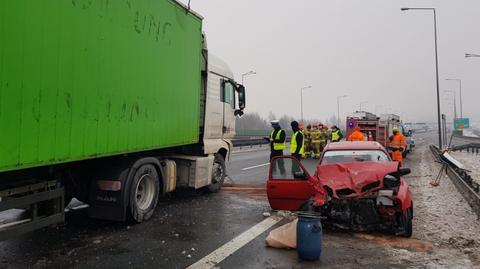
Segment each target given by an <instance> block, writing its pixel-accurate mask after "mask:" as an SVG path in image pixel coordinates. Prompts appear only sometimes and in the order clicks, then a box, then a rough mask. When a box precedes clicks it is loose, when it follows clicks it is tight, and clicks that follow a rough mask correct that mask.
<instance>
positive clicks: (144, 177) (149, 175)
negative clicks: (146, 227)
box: [128, 164, 160, 223]
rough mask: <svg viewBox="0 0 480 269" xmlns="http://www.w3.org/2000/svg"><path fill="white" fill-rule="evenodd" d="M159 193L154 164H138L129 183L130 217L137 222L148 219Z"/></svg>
mask: <svg viewBox="0 0 480 269" xmlns="http://www.w3.org/2000/svg"><path fill="white" fill-rule="evenodd" d="M159 193H160V180H159V176H158V171H157V169H156V168H155V166H154V165H152V164H144V165H142V166H140V167H139V168H138V169H137V171H135V173H134V174H133V179H132V183H131V185H130V194H129V195H130V199H129V205H128V212H129V214H130V217H131V219H132V220H134V221H135V222H138V223H140V222H143V221H146V220H148V219H150V217H152V215H153V212H154V211H155V208H156V207H157V202H158V196H159Z"/></svg>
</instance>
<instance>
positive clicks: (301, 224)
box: [297, 216, 322, 261]
mask: <svg viewBox="0 0 480 269" xmlns="http://www.w3.org/2000/svg"><path fill="white" fill-rule="evenodd" d="M297 253H298V257H299V258H300V259H302V260H305V261H317V260H319V259H320V255H321V254H322V223H321V222H320V219H319V218H315V217H310V216H299V217H298V223H297Z"/></svg>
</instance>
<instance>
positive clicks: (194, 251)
mask: <svg viewBox="0 0 480 269" xmlns="http://www.w3.org/2000/svg"><path fill="white" fill-rule="evenodd" d="M428 139H432V138H430V137H429V136H428V135H427V134H425V135H423V136H420V137H418V140H417V143H418V144H419V145H420V146H425V145H422V144H425V141H426V140H428ZM268 155H269V153H268V151H266V150H254V151H248V152H236V153H234V154H233V156H232V159H231V161H230V163H229V164H228V169H229V174H228V175H229V177H228V179H227V187H226V188H224V189H223V190H222V191H221V192H219V193H217V194H205V193H203V192H201V191H197V192H179V193H176V194H174V195H170V196H168V197H165V198H162V199H161V201H160V204H159V205H158V207H157V210H156V212H155V214H154V216H153V217H152V219H151V220H149V221H148V222H146V223H142V224H136V225H128V224H124V223H115V222H107V221H99V220H93V219H89V218H88V217H87V216H86V210H85V209H83V210H77V211H72V212H69V213H68V214H67V219H66V224H65V225H64V226H61V227H52V228H46V229H43V230H39V231H35V232H32V233H30V234H26V235H24V236H21V237H18V238H15V239H12V240H8V241H4V242H0V257H1V258H0V268H97V267H98V268H185V267H187V266H189V265H191V264H193V263H195V262H196V261H198V260H200V259H202V258H203V257H205V256H206V255H208V254H209V253H211V252H212V251H215V250H216V249H218V248H219V247H221V246H223V245H224V244H226V243H227V242H229V241H230V240H232V239H233V238H235V237H237V236H238V235H240V234H242V233H243V232H244V231H247V230H249V229H250V228H251V227H252V226H254V225H256V224H258V223H260V222H262V221H263V220H264V219H265V218H266V217H264V215H263V213H264V212H269V211H270V207H269V205H268V201H267V199H266V195H265V191H264V184H265V182H266V177H267V170H268V165H267V162H268ZM303 163H304V165H305V166H306V167H307V169H308V170H309V171H310V172H313V170H314V167H315V165H316V160H304V161H303ZM407 165H409V161H408V160H407ZM283 223H286V220H283V221H280V222H279V223H277V224H276V225H275V227H277V226H279V225H281V224H283ZM267 235H268V230H267V231H265V232H262V233H260V235H259V236H257V237H255V238H254V239H253V240H252V241H250V242H249V243H248V244H246V245H245V246H244V247H242V248H240V249H238V250H236V251H232V253H228V254H229V255H227V258H226V259H224V260H223V261H220V262H219V264H217V266H218V267H220V268H315V267H318V266H327V267H337V268H344V267H345V266H347V267H363V265H365V264H364V263H367V264H368V267H369V268H385V267H387V266H389V265H395V264H397V261H395V260H391V259H389V258H386V257H387V256H388V255H384V252H385V251H386V250H385V248H384V247H382V246H381V245H379V244H377V243H375V242H372V241H370V240H362V241H361V242H360V243H359V240H361V239H358V238H357V237H356V236H354V235H352V234H350V233H345V232H343V233H342V232H332V231H325V232H324V238H323V242H324V243H323V254H322V259H321V261H319V262H313V263H306V262H300V261H299V260H298V259H297V256H296V252H295V251H293V250H278V249H272V248H267V247H265V238H266V236H267ZM365 257H370V258H371V259H370V260H368V262H365V261H364V259H365Z"/></svg>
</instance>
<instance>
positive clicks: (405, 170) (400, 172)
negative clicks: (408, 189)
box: [396, 167, 412, 176]
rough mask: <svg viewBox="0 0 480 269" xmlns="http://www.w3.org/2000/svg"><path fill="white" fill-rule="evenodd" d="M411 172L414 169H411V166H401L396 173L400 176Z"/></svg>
mask: <svg viewBox="0 0 480 269" xmlns="http://www.w3.org/2000/svg"><path fill="white" fill-rule="evenodd" d="M411 172H412V170H410V168H407V167H401V168H399V169H398V171H397V173H396V174H397V175H398V176H406V175H408V174H410V173H411Z"/></svg>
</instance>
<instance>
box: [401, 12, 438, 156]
mask: <svg viewBox="0 0 480 269" xmlns="http://www.w3.org/2000/svg"><path fill="white" fill-rule="evenodd" d="M400 10H401V11H407V10H429V11H433V30H434V33H435V74H436V82H437V121H438V148H439V149H441V148H442V122H441V120H442V119H441V115H440V80H439V77H438V44H437V12H436V11H435V8H401V9H400Z"/></svg>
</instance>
